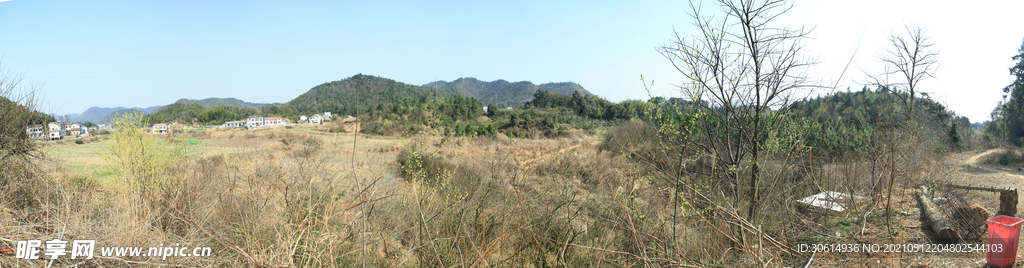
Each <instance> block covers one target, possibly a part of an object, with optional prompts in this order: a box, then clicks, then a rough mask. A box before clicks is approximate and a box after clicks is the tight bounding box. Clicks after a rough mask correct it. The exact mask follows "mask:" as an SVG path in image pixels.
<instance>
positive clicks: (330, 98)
mask: <svg viewBox="0 0 1024 268" xmlns="http://www.w3.org/2000/svg"><path fill="white" fill-rule="evenodd" d="M363 79H365V80H364V81H363V82H362V85H361V86H360V87H359V88H358V94H357V89H356V86H357V85H358V84H359V82H360V80H363ZM452 95H455V93H453V92H451V91H449V90H446V89H436V88H429V87H422V86H414V85H409V84H405V83H401V82H397V81H395V80H391V79H387V78H383V77H378V76H370V75H364V74H357V75H355V76H352V77H349V78H346V79H344V80H341V81H334V82H328V83H324V84H321V85H319V86H316V87H313V89H310V90H309V91H308V92H306V93H303V94H302V95H299V96H298V97H296V98H295V99H293V100H291V101H289V102H288V103H287V104H288V105H290V106H291V107H294V109H295V110H296V111H298V112H299V113H306V114H312V113H322V112H334V113H336V114H348V115H351V114H355V112H356V109H355V104H356V96H358V97H359V99H358V100H359V105H360V107H368V106H370V105H376V104H377V103H381V102H383V103H391V104H396V103H424V102H426V101H427V100H432V99H437V98H444V97H448V96H452Z"/></svg>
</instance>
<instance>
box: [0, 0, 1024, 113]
mask: <svg viewBox="0 0 1024 268" xmlns="http://www.w3.org/2000/svg"><path fill="white" fill-rule="evenodd" d="M846 2H847V1H797V2H794V3H795V4H796V6H795V7H794V9H793V10H792V11H791V12H790V13H789V14H787V15H786V16H785V17H783V20H782V21H780V22H783V23H786V24H787V25H792V26H798V25H805V26H817V28H816V29H815V31H814V32H813V33H812V36H814V37H815V39H813V40H808V52H809V53H811V54H813V55H817V56H818V57H819V59H820V60H821V61H822V63H821V64H819V65H818V66H816V67H814V69H811V70H809V71H808V74H810V75H812V76H813V77H814V78H816V79H819V80H822V81H824V82H830V81H835V80H837V79H838V78H839V73H840V72H841V70H842V67H843V66H844V65H845V63H846V61H847V60H848V59H849V58H850V57H851V55H853V52H854V51H855V50H857V47H858V46H859V47H860V49H859V51H858V53H857V54H856V55H855V57H854V62H853V63H852V65H853V66H851V67H853V68H852V69H853V71H851V72H849V73H848V74H847V76H846V77H845V78H844V79H843V80H840V81H839V84H840V88H841V89H843V90H845V88H846V87H847V86H850V87H852V88H853V89H859V88H860V85H857V83H856V82H857V81H858V80H860V81H863V80H864V79H863V75H861V74H860V72H859V71H856V70H857V69H868V70H872V69H873V68H876V67H877V66H878V65H879V64H878V63H877V60H875V54H876V53H877V52H876V51H878V50H880V49H881V48H882V41H883V38H884V37H885V33H886V32H887V31H890V30H891V29H899V27H902V24H903V23H914V24H917V25H922V26H924V27H926V28H927V29H928V30H929V32H930V33H931V34H932V36H933V40H934V41H935V42H936V43H937V45H938V47H939V48H940V59H941V63H942V66H941V67H940V69H939V72H938V73H937V74H936V77H937V79H934V80H933V81H929V82H927V83H926V84H924V87H925V89H924V91H926V92H931V93H932V95H933V96H935V97H936V98H937V99H939V100H940V101H942V102H945V103H947V104H948V105H949V106H950V107H952V108H953V109H954V110H956V111H957V112H959V113H961V114H964V115H967V116H969V117H970V118H971V120H972V121H983V120H986V119H987V118H988V113H989V112H990V111H991V110H992V108H993V107H994V105H995V104H996V102H997V101H998V100H999V99H1000V98H1001V95H1002V93H1001V91H1000V90H1001V89H1002V87H1004V86H1006V85H1007V84H1009V83H1010V82H1011V81H1012V79H1013V77H1011V76H1009V74H1008V72H1007V68H1009V67H1010V66H1011V65H1012V64H1013V62H1012V60H1010V57H1011V56H1012V55H1013V54H1015V53H1016V49H1017V48H1018V47H1020V45H1021V42H1022V40H1024V27H1015V26H1013V25H1016V22H1014V21H1013V20H1014V18H1015V14H1013V13H1012V11H1013V10H1021V9H1022V8H1024V6H1022V4H1021V3H1018V2H1011V1H1006V2H987V3H989V4H987V5H984V6H982V5H974V6H964V5H963V4H962V3H963V2H955V3H958V4H957V5H953V4H943V3H941V2H934V1H930V2H925V1H905V2H899V1H897V2H891V1H882V0H865V1H856V2H850V3H846ZM924 3H927V4H924ZM949 3H954V2H949ZM919 5H924V6H925V7H924V8H918V7H915V6H919ZM880 7H884V8H880ZM687 9H688V4H687V2H684V1H670V2H668V1H665V2H663V1H658V2H653V1H648V2H627V1H614V2H612V1H607V2H604V1H576V2H569V1H557V2H556V1H504V2H497V1H439V2H430V3H425V2H424V1H358V2H349V1H340V2H338V1H324V2H306V1H303V2H298V1H273V2H263V1H123V2H114V1H88V2H86V1H37V0H31V1H30V0H10V1H0V54H2V55H3V64H4V65H5V67H7V68H9V70H10V71H12V72H16V73H21V74H24V76H25V78H26V80H27V82H28V83H29V84H35V85H40V86H41V92H42V93H43V94H45V101H46V103H45V104H44V108H45V109H46V110H47V111H48V112H53V113H58V114H70V113H81V112H82V111H84V110H85V109H86V108H88V107H91V106H100V107H115V106H140V107H147V106H153V105H165V104H169V103H171V102H173V101H175V100H177V99H179V98H191V99H201V98H207V97H236V98H239V99H242V100H245V101H249V102H286V101H288V100H291V99H292V98H294V97H296V96H298V95H299V94H302V93H304V92H306V91H307V90H309V89H310V88H311V87H313V86H316V85H318V84H321V83H324V82H328V81H335V80H341V79H344V78H347V77H350V76H352V75H355V74H357V73H364V74H370V75H376V76H382V77H386V78H391V79H395V80H397V81H400V82H405V83H410V84H416V85H421V84H425V83H428V82H431V81H435V80H446V81H451V80H454V79H457V78H459V77H476V78H478V79H481V80H485V81H490V80H497V79H505V80H508V81H524V80H525V81H532V82H534V83H545V82H562V81H573V82H577V83H579V84H581V85H582V86H583V87H585V88H587V89H588V90H590V91H591V92H594V93H596V94H598V95H601V96H604V97H606V98H608V99H609V100H612V101H621V100H624V99H646V98H647V93H646V92H645V91H644V90H643V86H642V85H641V84H640V80H639V78H640V75H641V74H642V75H644V77H645V78H647V79H648V81H650V80H651V79H653V80H654V81H655V87H654V89H655V91H654V93H655V94H656V95H665V96H679V95H680V94H679V93H678V90H677V89H674V88H675V86H673V85H677V84H679V83H680V82H681V76H680V75H679V74H678V73H676V72H675V70H674V69H673V68H672V66H671V65H670V64H669V63H668V61H667V60H665V59H664V58H663V57H662V56H661V55H659V54H658V53H657V51H656V50H655V47H656V46H658V45H660V44H663V43H665V42H666V41H669V38H670V37H671V36H672V31H673V27H675V29H676V30H677V31H679V32H680V33H681V34H683V35H687V34H688V33H691V32H693V29H692V27H691V26H690V24H689V22H690V19H689V17H688V16H687V15H686V13H685V11H686V10H687ZM825 92H827V91H825ZM818 93H822V91H819V92H818Z"/></svg>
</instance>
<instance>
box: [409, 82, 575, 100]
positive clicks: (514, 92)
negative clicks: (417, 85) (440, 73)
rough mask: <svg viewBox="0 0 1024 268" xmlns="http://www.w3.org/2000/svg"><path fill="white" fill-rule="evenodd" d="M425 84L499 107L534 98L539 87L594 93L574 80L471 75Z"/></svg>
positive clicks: (562, 92) (566, 91)
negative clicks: (484, 78)
mask: <svg viewBox="0 0 1024 268" xmlns="http://www.w3.org/2000/svg"><path fill="white" fill-rule="evenodd" d="M423 86H425V87H433V88H437V89H445V90H448V91H452V92H455V93H458V94H459V95H462V96H467V97H474V98H476V99H479V100H481V101H483V102H484V103H493V104H494V105H496V106H499V107H501V106H518V105H522V104H524V103H526V102H528V101H530V100H533V93H535V92H537V90H538V89H544V90H545V91H550V92H558V93H559V94H562V95H566V96H568V95H572V93H573V92H576V91H579V92H580V93H583V94H584V95H593V94H591V93H590V92H589V91H587V90H586V89H584V88H583V87H582V86H580V85H579V84H576V83H573V82H561V83H546V84H540V85H534V84H533V83H531V82H529V81H520V82H515V83H512V82H508V81H505V80H501V79H499V80H495V81H491V82H484V81H480V80H477V79H476V78H472V77H469V78H459V79H456V80H455V81H452V82H450V83H449V82H445V81H434V82H430V83H428V84H426V85H423Z"/></svg>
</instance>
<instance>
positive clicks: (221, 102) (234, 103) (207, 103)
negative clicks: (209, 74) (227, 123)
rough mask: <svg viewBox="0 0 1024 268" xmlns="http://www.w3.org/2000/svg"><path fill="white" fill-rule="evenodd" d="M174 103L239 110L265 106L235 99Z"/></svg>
mask: <svg viewBox="0 0 1024 268" xmlns="http://www.w3.org/2000/svg"><path fill="white" fill-rule="evenodd" d="M174 103H193V104H199V105H202V106H206V107H217V106H233V107H239V108H256V107H260V106H263V105H265V104H264V103H252V102H245V101H242V100H240V99H236V98H205V99H201V100H193V99H180V100H178V101H176V102H174Z"/></svg>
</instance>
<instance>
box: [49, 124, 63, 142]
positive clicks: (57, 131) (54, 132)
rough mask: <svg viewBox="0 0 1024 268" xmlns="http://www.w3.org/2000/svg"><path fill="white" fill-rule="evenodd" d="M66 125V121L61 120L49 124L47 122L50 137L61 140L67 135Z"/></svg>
mask: <svg viewBox="0 0 1024 268" xmlns="http://www.w3.org/2000/svg"><path fill="white" fill-rule="evenodd" d="M64 127H65V126H64V123H59V122H50V123H49V124H46V128H48V129H49V131H48V137H49V138H50V140H59V139H61V138H63V137H64V136H67V133H66V132H65V131H66V129H65V128H64Z"/></svg>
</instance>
